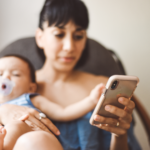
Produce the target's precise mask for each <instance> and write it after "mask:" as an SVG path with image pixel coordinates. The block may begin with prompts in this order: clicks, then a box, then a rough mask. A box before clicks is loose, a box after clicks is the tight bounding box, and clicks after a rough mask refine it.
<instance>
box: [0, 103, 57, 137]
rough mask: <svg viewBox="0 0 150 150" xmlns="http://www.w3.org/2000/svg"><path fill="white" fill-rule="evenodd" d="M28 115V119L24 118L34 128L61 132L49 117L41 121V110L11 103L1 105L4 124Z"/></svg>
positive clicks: (0, 112) (1, 117)
mask: <svg viewBox="0 0 150 150" xmlns="http://www.w3.org/2000/svg"><path fill="white" fill-rule="evenodd" d="M26 115H28V117H27V118H28V119H22V120H25V122H26V123H27V124H28V125H29V126H30V127H31V128H32V129H33V130H44V131H47V132H50V131H52V132H53V133H54V134H55V135H59V134H60V133H59V130H58V129H57V127H56V126H55V125H54V124H53V123H52V122H51V121H50V120H49V119H48V118H44V119H41V120H40V121H39V112H38V111H36V110H34V109H32V108H28V107H24V106H18V105H10V104H6V105H2V106H0V123H1V124H3V125H6V124H7V123H8V122H9V121H12V120H18V119H20V117H22V116H26Z"/></svg>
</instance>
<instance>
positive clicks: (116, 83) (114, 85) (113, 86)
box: [111, 81, 118, 90]
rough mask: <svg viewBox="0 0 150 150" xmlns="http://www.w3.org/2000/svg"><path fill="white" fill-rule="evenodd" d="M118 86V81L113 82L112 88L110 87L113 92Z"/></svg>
mask: <svg viewBox="0 0 150 150" xmlns="http://www.w3.org/2000/svg"><path fill="white" fill-rule="evenodd" d="M117 85H118V81H114V82H113V84H112V86H111V89H112V90H114V89H115V88H116V87H117Z"/></svg>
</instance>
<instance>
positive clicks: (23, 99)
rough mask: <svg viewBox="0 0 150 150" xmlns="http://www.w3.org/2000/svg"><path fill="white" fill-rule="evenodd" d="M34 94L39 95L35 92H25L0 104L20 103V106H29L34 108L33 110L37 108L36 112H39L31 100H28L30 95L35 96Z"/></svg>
mask: <svg viewBox="0 0 150 150" xmlns="http://www.w3.org/2000/svg"><path fill="white" fill-rule="evenodd" d="M36 95H39V94H36V93H26V94H23V95H21V96H19V97H17V98H15V99H12V100H10V101H8V102H5V103H2V104H0V106H1V105H4V104H13V105H20V106H26V107H30V108H34V109H35V110H37V111H38V112H41V111H40V110H39V109H37V108H36V107H35V106H34V105H33V104H32V102H31V100H30V97H32V96H36Z"/></svg>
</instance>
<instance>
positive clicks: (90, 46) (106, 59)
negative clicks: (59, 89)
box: [0, 37, 123, 76]
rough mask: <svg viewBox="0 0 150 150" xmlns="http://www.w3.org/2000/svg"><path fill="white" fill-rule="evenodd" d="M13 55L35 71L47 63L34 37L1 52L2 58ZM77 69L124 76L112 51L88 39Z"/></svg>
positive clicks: (18, 42) (24, 39)
mask: <svg viewBox="0 0 150 150" xmlns="http://www.w3.org/2000/svg"><path fill="white" fill-rule="evenodd" d="M11 54H17V55H21V56H23V57H26V58H27V59H29V61H30V62H31V63H32V64H33V66H34V68H35V70H38V69H40V68H41V67H42V65H43V63H44V61H45V56H44V54H43V50H41V49H39V48H38V47H37V45H36V42H35V38H34V37H29V38H23V39H19V40H17V41H15V42H13V43H11V44H9V45H8V46H7V47H5V48H4V49H3V50H2V51H1V52H0V57H3V56H5V55H11ZM75 69H77V70H81V71H85V72H89V73H93V74H95V75H105V76H111V75H113V74H123V72H122V70H121V69H120V68H119V66H118V64H117V63H116V62H115V60H114V59H113V57H112V54H111V53H110V51H109V50H107V49H106V48H105V47H103V46H102V45H101V44H100V43H98V42H96V41H94V40H92V39H87V43H86V47H85V49H84V51H83V54H82V56H81V58H80V60H79V62H78V64H77V65H76V67H75Z"/></svg>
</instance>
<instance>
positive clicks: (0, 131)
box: [0, 126, 6, 150]
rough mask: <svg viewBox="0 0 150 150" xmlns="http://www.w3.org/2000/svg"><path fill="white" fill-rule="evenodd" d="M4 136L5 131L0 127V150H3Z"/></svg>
mask: <svg viewBox="0 0 150 150" xmlns="http://www.w3.org/2000/svg"><path fill="white" fill-rule="evenodd" d="M5 135H6V129H5V128H4V127H3V126H0V150H3V143H4V137H5Z"/></svg>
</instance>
